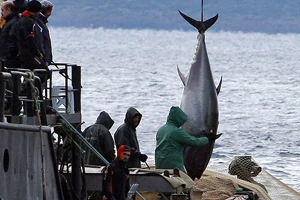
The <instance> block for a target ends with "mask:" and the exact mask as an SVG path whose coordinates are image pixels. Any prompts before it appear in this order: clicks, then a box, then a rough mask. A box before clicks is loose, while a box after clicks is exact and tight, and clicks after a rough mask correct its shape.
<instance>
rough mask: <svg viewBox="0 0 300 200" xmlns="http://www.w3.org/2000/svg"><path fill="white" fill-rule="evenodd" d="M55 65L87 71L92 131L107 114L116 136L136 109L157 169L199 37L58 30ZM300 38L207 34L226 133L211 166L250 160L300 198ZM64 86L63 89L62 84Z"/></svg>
mask: <svg viewBox="0 0 300 200" xmlns="http://www.w3.org/2000/svg"><path fill="white" fill-rule="evenodd" d="M50 33H51V38H52V43H53V44H52V45H53V56H54V59H53V60H54V61H55V62H69V63H76V64H78V65H80V66H82V87H83V88H82V118H83V121H84V124H83V126H82V128H83V129H84V128H85V127H87V126H88V125H91V124H93V123H94V122H95V120H96V118H97V116H98V115H99V113H100V112H101V111H102V110H105V111H106V112H108V113H109V114H110V115H111V117H112V118H113V120H114V121H115V124H114V125H113V127H112V129H111V133H112V134H114V132H115V130H116V128H117V127H118V126H119V125H121V124H122V123H123V121H124V117H125V113H126V110H127V108H128V107H130V106H134V107H135V108H137V109H138V110H139V111H140V112H141V113H142V114H143V118H142V121H141V123H140V125H139V127H138V128H137V133H138V139H139V143H140V148H141V151H142V152H143V153H146V154H147V155H148V156H149V159H148V163H152V164H154V150H155V135H156V131H157V129H158V128H159V127H160V126H161V125H163V124H164V123H165V122H166V118H167V115H168V111H169V109H170V107H171V106H173V105H174V106H179V105H180V101H181V96H182V92H183V85H182V83H181V80H180V78H179V76H178V74H177V69H176V67H177V66H179V68H180V69H181V71H182V72H183V73H185V74H187V72H188V69H189V66H190V63H191V62H192V58H193V55H194V52H195V47H196V43H197V31H196V30H195V31H188V32H186V31H163V30H123V29H114V30H110V29H103V28H98V29H79V28H54V27H50ZM299 44H300V34H271V35H270V34H264V33H242V32H210V31H209V30H208V31H207V32H206V45H207V51H208V56H209V59H210V64H211V69H212V72H213V76H214V80H215V83H216V85H217V84H218V82H219V80H220V78H221V77H223V84H222V89H221V92H220V94H219V96H218V100H219V129H218V132H219V133H223V135H222V136H221V138H220V139H218V140H217V141H216V144H215V148H214V150H213V155H212V159H211V161H210V163H212V164H214V163H222V162H223V161H224V160H227V159H228V158H233V157H234V156H236V155H250V156H252V157H253V159H254V160H255V161H257V162H258V163H259V164H260V166H262V167H263V168H264V169H265V170H266V171H268V172H269V173H271V174H272V175H274V176H275V177H277V178H278V179H280V180H281V181H283V182H284V183H286V184H287V185H289V186H291V187H292V188H294V189H295V190H296V191H298V192H300V184H299V180H300V166H299V163H300V161H299V158H300V133H299V130H300V114H299V106H300V99H299V91H300V86H299V85H300V76H299V75H300V56H299V55H300V45H299ZM58 84H59V83H58Z"/></svg>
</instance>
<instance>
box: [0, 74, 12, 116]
mask: <svg viewBox="0 0 300 200" xmlns="http://www.w3.org/2000/svg"><path fill="white" fill-rule="evenodd" d="M10 77H11V75H10V74H9V73H4V72H1V73H0V122H4V101H5V88H6V80H7V79H9V78H10Z"/></svg>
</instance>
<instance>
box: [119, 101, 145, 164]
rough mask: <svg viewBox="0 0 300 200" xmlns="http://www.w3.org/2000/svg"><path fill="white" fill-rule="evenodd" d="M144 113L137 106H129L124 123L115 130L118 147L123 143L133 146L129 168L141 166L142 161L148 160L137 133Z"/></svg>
mask: <svg viewBox="0 0 300 200" xmlns="http://www.w3.org/2000/svg"><path fill="white" fill-rule="evenodd" d="M141 119H142V114H141V113H140V112H139V111H138V110H137V109H135V108H133V107H130V108H128V110H127V112H126V115H125V120H124V123H123V124H122V125H121V126H119V128H118V129H117V131H116V132H115V135H114V138H115V143H116V147H117V149H118V148H119V147H120V146H121V145H127V146H129V147H130V148H131V156H130V159H129V161H128V163H127V167H129V168H141V162H140V161H142V162H146V160H147V158H148V156H147V155H145V154H142V153H141V152H140V147H139V142H138V140H137V135H136V127H137V126H138V125H139V124H140V121H141Z"/></svg>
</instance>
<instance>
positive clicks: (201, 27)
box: [178, 10, 218, 32]
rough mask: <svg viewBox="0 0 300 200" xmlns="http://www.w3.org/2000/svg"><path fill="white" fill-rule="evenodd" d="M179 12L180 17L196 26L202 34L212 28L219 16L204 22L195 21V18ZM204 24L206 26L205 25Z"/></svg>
mask: <svg viewBox="0 0 300 200" xmlns="http://www.w3.org/2000/svg"><path fill="white" fill-rule="evenodd" d="M178 12H179V13H180V15H181V16H182V17H183V18H184V19H185V20H186V21H187V22H189V23H190V24H191V25H192V26H194V27H195V28H196V29H197V30H198V31H199V32H202V31H203V30H204V32H205V31H206V30H207V29H209V27H211V26H212V25H213V24H214V23H215V22H216V21H217V19H218V14H217V15H215V16H214V17H213V18H210V19H208V20H206V21H204V22H201V21H197V20H194V19H193V18H191V17H189V16H187V15H185V14H184V13H182V12H180V10H178ZM203 23H204V25H203Z"/></svg>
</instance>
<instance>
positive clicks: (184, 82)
mask: <svg viewBox="0 0 300 200" xmlns="http://www.w3.org/2000/svg"><path fill="white" fill-rule="evenodd" d="M177 72H178V75H179V77H180V79H181V81H182V83H183V85H184V86H186V77H185V76H184V75H183V73H181V71H180V69H179V67H178V65H177Z"/></svg>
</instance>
